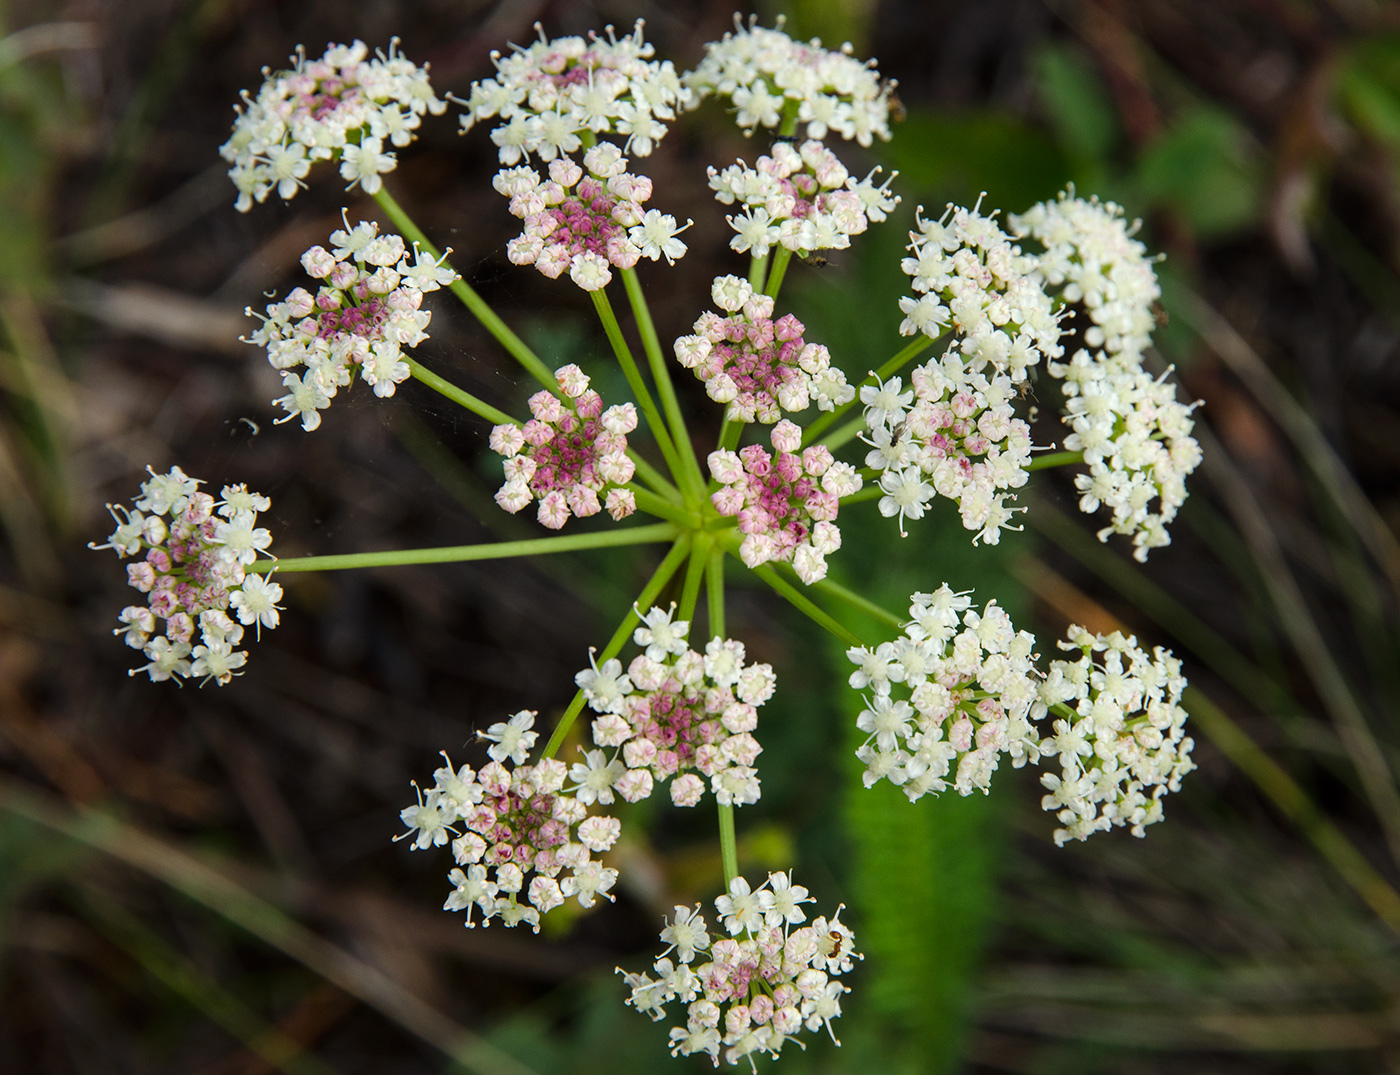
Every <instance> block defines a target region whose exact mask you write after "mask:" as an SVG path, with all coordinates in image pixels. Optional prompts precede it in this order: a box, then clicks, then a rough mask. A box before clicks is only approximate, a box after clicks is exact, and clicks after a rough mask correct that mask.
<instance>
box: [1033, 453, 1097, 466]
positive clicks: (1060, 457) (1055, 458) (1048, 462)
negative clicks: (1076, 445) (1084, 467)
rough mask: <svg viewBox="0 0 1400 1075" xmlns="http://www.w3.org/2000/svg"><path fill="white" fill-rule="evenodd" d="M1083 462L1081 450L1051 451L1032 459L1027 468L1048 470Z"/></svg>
mask: <svg viewBox="0 0 1400 1075" xmlns="http://www.w3.org/2000/svg"><path fill="white" fill-rule="evenodd" d="M1082 462H1084V453H1083V452H1051V453H1050V454H1049V455H1041V456H1037V457H1036V458H1034V459H1032V460H1031V461H1030V463H1029V464H1028V465H1027V467H1026V469H1027V470H1048V469H1050V468H1051V467H1069V466H1073V465H1074V464H1075V463H1082Z"/></svg>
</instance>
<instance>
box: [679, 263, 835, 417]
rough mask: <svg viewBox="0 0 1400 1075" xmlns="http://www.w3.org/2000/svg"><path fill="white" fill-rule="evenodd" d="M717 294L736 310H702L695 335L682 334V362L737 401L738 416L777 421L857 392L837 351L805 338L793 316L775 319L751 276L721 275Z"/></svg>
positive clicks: (713, 392)
mask: <svg viewBox="0 0 1400 1075" xmlns="http://www.w3.org/2000/svg"><path fill="white" fill-rule="evenodd" d="M710 295H711V298H712V299H713V300H714V304H715V305H716V306H718V307H719V308H720V309H721V310H723V311H724V312H725V313H726V314H728V315H729V316H728V317H721V316H719V315H718V314H715V313H713V312H711V311H709V310H707V311H705V312H704V313H703V314H701V315H700V319H699V320H698V321H696V322H695V335H693V336H682V337H680V338H679V339H677V340H676V343H675V353H676V361H678V362H679V363H680V364H681V365H682V366H685V367H686V368H687V369H692V370H694V371H695V375H696V376H697V377H699V378H700V380H701V381H702V382H704V385H705V391H706V393H708V394H709V397H710V398H711V399H713V400H714V401H715V402H716V403H727V404H729V417H730V418H731V419H738V420H739V421H743V422H753V421H759V422H768V423H772V422H776V421H777V420H778V419H779V418H780V417H781V416H782V412H783V411H802V410H806V409H807V408H808V407H809V406H810V405H811V404H812V403H813V402H815V403H816V405H817V407H818V408H819V409H820V410H824V411H829V410H832V409H834V408H835V407H837V406H839V405H841V404H844V403H849V402H850V401H851V400H852V399H854V398H855V389H853V388H852V387H851V386H850V385H848V384H847V383H846V375H845V374H844V373H843V372H842V371H841V370H840V368H838V367H836V366H833V365H832V364H831V353H830V352H829V351H827V349H826V348H825V347H824V346H822V345H821V344H819V343H807V342H805V341H804V340H803V338H802V333H803V331H804V330H805V329H804V326H803V324H802V322H801V321H799V320H797V318H796V317H794V316H793V315H792V314H784V315H783V316H782V317H780V318H778V319H777V320H776V321H775V320H773V300H772V299H771V298H770V297H769V296H767V295H764V294H761V293H759V292H756V291H754V289H753V288H752V286H750V284H749V282H748V281H747V280H745V279H743V278H742V277H738V276H719V277H716V278H715V282H714V284H713V285H712V286H711V288H710Z"/></svg>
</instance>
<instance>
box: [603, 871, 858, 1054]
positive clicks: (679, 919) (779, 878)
mask: <svg viewBox="0 0 1400 1075" xmlns="http://www.w3.org/2000/svg"><path fill="white" fill-rule="evenodd" d="M810 902H811V899H810V897H809V896H808V895H807V890H806V889H805V888H803V887H802V886H801V885H794V884H793V883H792V878H791V876H790V875H789V874H785V873H773V874H769V875H768V880H767V881H765V882H764V883H763V884H762V885H760V886H759V887H758V889H757V890H752V889H750V887H749V883H748V882H747V881H746V880H744V878H742V877H736V878H734V880H733V881H731V882H730V884H729V891H728V892H727V893H726V894H725V895H723V896H720V897H719V898H718V899H716V900H715V910H716V911H717V912H718V913H719V916H720V919H721V921H722V922H723V924H724V928H725V929H726V930H727V931H728V932H729V934H730V936H728V937H722V938H720V939H718V940H713V941H712V940H711V938H710V934H709V932H708V930H707V928H706V923H705V918H704V916H703V915H701V914H700V908H699V905H696V907H695V908H694V909H693V910H692V909H691V908H690V907H685V906H678V907H677V908H676V914H675V920H674V921H673V922H671V923H669V924H668V925H667V926H666V927H665V928H664V929H663V930H662V931H661V940H662V942H663V943H664V944H666V945H667V946H668V947H667V948H666V950H665V951H664V952H663V953H662V954H661V958H660V959H658V960H657V961H656V963H655V964H654V965H653V967H652V969H653V970H654V971H655V973H656V975H657V977H655V978H653V977H651V975H649V974H645V973H643V974H629V973H627V972H626V971H624V970H623V969H622V968H621V967H619V968H618V973H619V974H621V975H622V976H623V978H624V979H625V980H626V982H627V985H628V986H629V987H631V990H632V995H631V997H629V998H628V1000H627V1003H628V1004H630V1005H632V1007H634V1008H636V1009H637V1011H639V1012H645V1013H646V1014H648V1015H650V1016H651V1018H652V1020H653V1021H658V1022H659V1021H660V1020H662V1019H664V1018H666V1005H667V1004H669V1003H671V1002H672V1001H676V1000H679V1001H681V1002H682V1003H683V1004H685V1005H686V1006H687V1007H686V1022H685V1026H675V1027H672V1028H671V1055H672V1056H690V1055H692V1054H695V1053H705V1054H708V1055H709V1056H710V1058H711V1059H712V1060H714V1063H715V1066H716V1067H718V1066H719V1061H720V1055H721V1054H720V1049H721V1047H722V1046H727V1048H725V1049H724V1053H723V1056H724V1061H725V1063H727V1064H737V1063H738V1062H739V1061H740V1060H741V1059H743V1058H745V1057H747V1058H748V1059H749V1062H750V1063H752V1062H753V1054H756V1053H767V1054H768V1055H769V1056H773V1057H776V1056H777V1055H778V1054H779V1052H780V1051H781V1050H782V1047H783V1046H784V1045H785V1044H786V1043H787V1041H788V1040H789V1039H790V1038H794V1037H795V1036H796V1035H797V1034H798V1033H799V1032H800V1031H801V1030H802V1029H803V1027H806V1029H807V1030H808V1031H810V1032H813V1033H815V1032H816V1031H818V1030H820V1029H821V1028H822V1027H823V1026H825V1027H826V1029H827V1032H828V1033H830V1034H831V1040H832V1041H836V1034H835V1032H834V1031H833V1030H832V1029H831V1021H832V1020H833V1019H835V1018H837V1017H838V1016H839V1015H840V1014H841V996H842V994H844V993H847V992H849V989H848V988H847V987H846V986H845V985H843V984H841V982H839V981H837V979H838V978H839V977H840V976H841V975H843V974H845V973H847V972H848V971H849V970H850V969H851V966H852V961H853V960H855V959H860V958H861V956H860V954H859V953H858V952H855V951H853V949H852V945H853V943H854V940H855V937H854V936H853V935H852V933H851V931H850V930H849V929H847V928H846V925H845V923H844V922H842V921H841V911H840V909H839V908H838V909H837V912H836V914H834V915H832V916H831V918H829V919H828V918H825V917H820V918H816V919H814V920H813V921H812V922H811V924H810V925H803V924H802V923H804V922H806V921H807V915H806V912H804V911H803V909H802V906H801V905H802V904H804V903H810ZM740 934H742V936H740ZM672 952H674V953H675V959H672V958H671V955H670V953H672ZM699 956H708V962H704V963H697V962H696V959H697V957H699ZM798 1044H799V1045H800V1044H801V1042H799V1043H798ZM837 1044H838V1045H839V1044H840V1043H839V1042H837Z"/></svg>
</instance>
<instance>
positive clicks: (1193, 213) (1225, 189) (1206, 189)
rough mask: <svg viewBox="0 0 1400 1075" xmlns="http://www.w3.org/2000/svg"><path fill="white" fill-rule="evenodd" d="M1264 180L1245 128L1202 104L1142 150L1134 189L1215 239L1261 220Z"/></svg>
mask: <svg viewBox="0 0 1400 1075" xmlns="http://www.w3.org/2000/svg"><path fill="white" fill-rule="evenodd" d="M1265 181H1266V176H1265V171H1264V167H1263V163H1262V162H1261V161H1260V160H1259V158H1258V155H1257V153H1256V152H1255V151H1254V150H1253V148H1252V147H1251V144H1250V140H1249V137H1248V134H1247V133H1246V131H1245V129H1244V126H1243V125H1242V124H1241V123H1240V122H1239V121H1238V120H1237V119H1235V117H1234V116H1232V115H1230V113H1228V112H1226V111H1225V110H1223V109H1219V108H1214V107H1210V106H1205V105H1202V106H1198V107H1196V108H1192V109H1189V110H1187V111H1185V112H1184V113H1182V114H1181V115H1180V116H1178V117H1177V118H1176V120H1175V121H1174V122H1173V123H1172V125H1171V126H1170V127H1168V128H1167V129H1166V131H1164V132H1163V133H1162V135H1161V136H1160V137H1159V138H1158V139H1157V140H1156V141H1155V142H1153V143H1152V144H1151V145H1150V146H1148V147H1147V149H1145V150H1144V151H1143V154H1142V156H1141V158H1140V159H1139V160H1138V162H1137V166H1136V175H1135V183H1134V186H1135V187H1136V189H1137V192H1138V195H1139V197H1140V198H1141V199H1142V201H1143V203H1144V204H1145V205H1148V206H1153V207H1157V206H1161V207H1165V208H1169V209H1172V210H1175V211H1177V212H1179V213H1180V214H1182V215H1183V216H1184V217H1185V218H1186V220H1187V222H1188V223H1189V224H1190V225H1191V227H1192V229H1193V230H1194V231H1195V233H1196V234H1197V235H1198V236H1199V237H1201V238H1202V239H1210V238H1216V237H1219V236H1223V235H1226V234H1229V233H1231V232H1236V231H1239V230H1241V229H1244V228H1248V227H1251V226H1252V225H1254V224H1255V223H1257V222H1258V220H1259V218H1260V215H1261V213H1262V211H1263V207H1264V204H1265Z"/></svg>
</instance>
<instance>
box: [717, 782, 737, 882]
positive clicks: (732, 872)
mask: <svg viewBox="0 0 1400 1075" xmlns="http://www.w3.org/2000/svg"><path fill="white" fill-rule="evenodd" d="M719 857H720V861H721V862H722V863H724V890H725V891H726V892H728V891H729V886H730V884H731V883H732V882H733V881H734V878H736V877H738V876H739V843H738V841H737V840H736V839H735V838H734V804H733V803H720V805H719Z"/></svg>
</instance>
